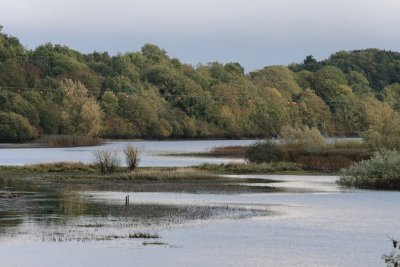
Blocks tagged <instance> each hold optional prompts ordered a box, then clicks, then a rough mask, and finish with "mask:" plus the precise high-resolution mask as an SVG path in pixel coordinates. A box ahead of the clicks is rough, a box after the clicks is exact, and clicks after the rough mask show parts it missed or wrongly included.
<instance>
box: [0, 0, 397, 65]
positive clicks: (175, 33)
mask: <svg viewBox="0 0 400 267" xmlns="http://www.w3.org/2000/svg"><path fill="white" fill-rule="evenodd" d="M399 14H400V1H399V0H141V1H137V0H0V25H3V26H4V29H3V31H4V32H6V33H8V34H10V35H14V36H16V37H18V38H19V39H20V41H21V42H22V44H24V45H25V46H26V47H27V48H29V49H32V48H35V47H36V46H38V45H40V44H43V43H47V42H51V43H58V44H65V45H68V46H69V47H71V48H73V49H76V50H79V51H81V52H85V53H87V52H93V51H108V52H110V53H111V54H116V53H119V52H121V53H124V52H127V51H138V50H139V49H140V47H141V46H142V45H143V44H145V43H153V44H156V45H158V46H160V47H162V48H164V49H165V50H167V52H168V54H169V55H170V56H171V57H177V58H179V59H180V60H181V61H182V62H184V63H189V64H192V65H196V64H198V63H204V64H205V63H208V62H211V61H220V62H224V63H225V62H239V63H241V64H242V65H243V66H244V67H245V68H246V71H251V70H254V69H258V68H262V67H264V66H267V65H275V64H289V63H292V62H301V61H302V60H303V59H304V57H305V56H306V55H309V54H312V55H314V56H315V57H316V58H317V59H323V58H326V57H328V56H329V55H330V54H331V53H333V52H335V51H338V50H352V49H360V48H371V47H376V48H382V49H388V50H389V49H390V50H395V51H400V34H399V26H400V16H399Z"/></svg>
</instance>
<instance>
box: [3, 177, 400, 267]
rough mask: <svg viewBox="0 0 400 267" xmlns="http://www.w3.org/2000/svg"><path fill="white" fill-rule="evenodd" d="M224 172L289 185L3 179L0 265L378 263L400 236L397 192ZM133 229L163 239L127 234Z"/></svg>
mask: <svg viewBox="0 0 400 267" xmlns="http://www.w3.org/2000/svg"><path fill="white" fill-rule="evenodd" d="M229 177H230V178H232V179H236V178H257V179H272V180H276V181H280V182H279V183H278V182H277V183H273V185H274V186H276V187H280V188H283V189H284V190H285V191H284V192H278V193H256V194H254V193H252V194H204V193H201V194H190V193H163V192H157V193H136V192H116V191H97V190H91V191H85V190H83V191H80V190H76V189H74V190H73V191H70V190H64V191H63V190H62V189H59V188H58V189H54V188H43V187H35V186H34V185H29V184H28V185H27V184H12V183H11V184H10V183H8V184H7V185H4V184H3V186H2V189H1V190H2V193H3V196H5V195H4V192H6V191H7V192H11V193H10V194H9V195H7V197H3V198H1V199H0V259H1V262H0V266H3V265H4V266H87V265H92V266H110V265H116V266H384V264H383V261H382V260H381V256H382V254H384V253H389V252H390V250H391V244H390V242H389V240H388V238H387V235H389V236H393V237H396V238H399V237H400V230H399V223H398V222H399V221H400V204H399V203H400V202H399V201H400V192H382V191H363V190H343V189H340V188H338V187H337V186H336V185H335V183H334V181H335V180H336V179H337V177H335V176H280V175H269V176H265V175H240V176H229ZM260 184H261V185H263V184H262V183H255V184H253V185H252V186H259V185H260ZM268 184H270V183H268ZM270 185H271V184H270ZM126 195H129V196H130V205H129V206H125V197H126ZM134 233H148V234H152V235H153V234H154V235H159V238H156V239H151V240H150V239H145V238H142V239H141V238H130V237H129V236H130V235H132V234H134Z"/></svg>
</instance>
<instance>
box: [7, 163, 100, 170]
mask: <svg viewBox="0 0 400 267" xmlns="http://www.w3.org/2000/svg"><path fill="white" fill-rule="evenodd" d="M96 171H97V168H96V166H95V165H93V164H84V163H82V162H55V163H41V164H32V165H25V166H0V172H22V173H95V172H96Z"/></svg>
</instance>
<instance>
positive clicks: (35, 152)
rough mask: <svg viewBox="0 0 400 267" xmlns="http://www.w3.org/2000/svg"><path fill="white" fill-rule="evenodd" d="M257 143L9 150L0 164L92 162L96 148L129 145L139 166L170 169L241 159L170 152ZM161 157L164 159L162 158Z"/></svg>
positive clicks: (148, 143)
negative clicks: (178, 154) (172, 155)
mask: <svg viewBox="0 0 400 267" xmlns="http://www.w3.org/2000/svg"><path fill="white" fill-rule="evenodd" d="M255 141H256V140H204V141H123V142H109V143H107V144H105V145H102V146H94V147H73V148H12V149H0V165H25V164H34V163H46V162H57V161H80V162H85V163H90V162H93V151H95V150H96V149H98V148H99V147H114V148H116V149H117V150H119V152H120V156H121V163H124V161H123V159H122V158H123V157H122V150H123V149H124V147H125V146H126V145H127V144H128V143H129V144H133V145H135V146H136V147H138V149H139V150H140V154H141V155H140V156H141V160H140V166H142V167H149V166H150V167H151V166H158V167H171V166H192V165H201V164H203V163H217V164H219V163H227V162H231V161H235V162H241V161H242V160H240V159H226V158H199V157H183V156H174V157H170V156H165V154H171V153H191V152H205V151H207V150H209V149H211V148H213V147H217V146H231V145H249V144H252V143H254V142H255ZM163 155H164V156H163Z"/></svg>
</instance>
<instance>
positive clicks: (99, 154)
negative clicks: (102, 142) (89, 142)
mask: <svg viewBox="0 0 400 267" xmlns="http://www.w3.org/2000/svg"><path fill="white" fill-rule="evenodd" d="M93 156H94V163H95V164H96V165H97V166H98V168H99V170H100V172H101V174H111V173H113V172H114V171H115V170H116V169H117V168H118V166H119V163H120V162H119V157H118V151H117V150H115V149H113V148H110V147H108V148H104V149H102V148H99V149H97V150H95V151H93Z"/></svg>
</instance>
